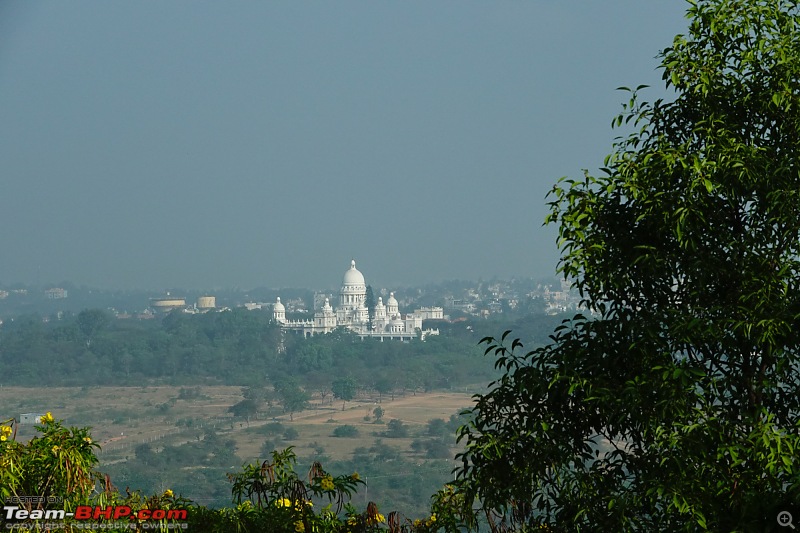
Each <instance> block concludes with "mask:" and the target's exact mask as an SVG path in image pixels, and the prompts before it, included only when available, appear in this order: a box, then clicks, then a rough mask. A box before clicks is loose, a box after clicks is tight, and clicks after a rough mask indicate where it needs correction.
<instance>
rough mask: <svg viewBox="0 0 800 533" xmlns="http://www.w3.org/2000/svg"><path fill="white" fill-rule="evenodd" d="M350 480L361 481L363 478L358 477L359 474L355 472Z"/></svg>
mask: <svg viewBox="0 0 800 533" xmlns="http://www.w3.org/2000/svg"><path fill="white" fill-rule="evenodd" d="M350 479H352V480H353V481H358V480H359V479H361V478H359V477H358V472H353V473H352V474H351V475H350Z"/></svg>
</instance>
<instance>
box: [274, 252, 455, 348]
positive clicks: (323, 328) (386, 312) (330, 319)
mask: <svg viewBox="0 0 800 533" xmlns="http://www.w3.org/2000/svg"><path fill="white" fill-rule="evenodd" d="M366 299H367V284H366V282H365V281H364V275H363V274H362V273H361V272H359V270H358V269H357V268H356V262H355V260H353V261H350V268H349V269H348V270H347V271H346V272H345V273H344V279H343V280H342V288H341V290H340V291H339V305H338V307H337V308H336V309H334V308H333V307H332V306H331V302H330V299H329V298H325V302H324V303H323V305H322V307H321V308H320V309H318V310H317V311H316V312H315V313H314V318H313V319H308V320H287V319H286V307H285V306H284V305H283V304H282V303H281V299H280V298H278V300H277V301H276V302H275V305H274V306H273V308H272V318H273V319H274V320H275V322H278V323H279V324H280V325H281V327H282V328H284V329H286V330H291V331H296V332H298V333H302V334H303V335H304V336H310V335H317V334H320V333H330V332H332V331H333V330H335V329H336V328H338V327H345V328H347V329H349V330H350V331H352V332H354V333H356V334H357V335H358V336H359V337H361V338H362V339H364V338H376V339H380V340H384V339H387V340H411V339H414V338H424V337H425V335H438V334H439V331H438V330H429V331H424V332H423V331H422V316H421V315H418V314H416V313H408V314H406V315H402V314H401V313H400V309H399V306H398V303H397V299H396V298H395V297H394V293H393V292H390V293H389V299H388V300H386V303H385V304H384V303H383V298H378V302H377V303H376V304H375V316H374V317H373V319H372V327H371V328H370V321H369V311H368V310H367V306H366Z"/></svg>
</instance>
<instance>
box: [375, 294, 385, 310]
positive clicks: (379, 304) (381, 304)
mask: <svg viewBox="0 0 800 533" xmlns="http://www.w3.org/2000/svg"><path fill="white" fill-rule="evenodd" d="M382 307H385V306H384V305H383V298H382V297H381V296H378V303H376V304H375V309H378V308H382Z"/></svg>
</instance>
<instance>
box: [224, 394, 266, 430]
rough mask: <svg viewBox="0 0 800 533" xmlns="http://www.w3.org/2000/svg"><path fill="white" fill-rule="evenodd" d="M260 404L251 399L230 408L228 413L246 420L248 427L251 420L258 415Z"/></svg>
mask: <svg viewBox="0 0 800 533" xmlns="http://www.w3.org/2000/svg"><path fill="white" fill-rule="evenodd" d="M259 405H260V404H259V402H257V401H256V400H253V399H251V398H245V399H244V400H242V401H240V402H238V403H236V404H234V405H231V406H230V407H228V412H229V413H233V416H236V417H239V418H244V419H245V421H246V422H247V425H248V427H249V426H250V419H251V418H253V417H255V416H256V414H257V413H258V407H259Z"/></svg>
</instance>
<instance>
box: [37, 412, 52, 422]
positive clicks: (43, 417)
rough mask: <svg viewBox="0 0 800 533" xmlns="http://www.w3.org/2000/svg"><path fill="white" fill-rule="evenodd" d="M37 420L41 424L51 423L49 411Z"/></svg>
mask: <svg viewBox="0 0 800 533" xmlns="http://www.w3.org/2000/svg"><path fill="white" fill-rule="evenodd" d="M39 420H40V421H41V423H42V424H49V423H50V422H52V421H53V415H52V413H50V411H47V412H46V413H45V414H44V415H43V416H42V417H41V418H40V419H39Z"/></svg>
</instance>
